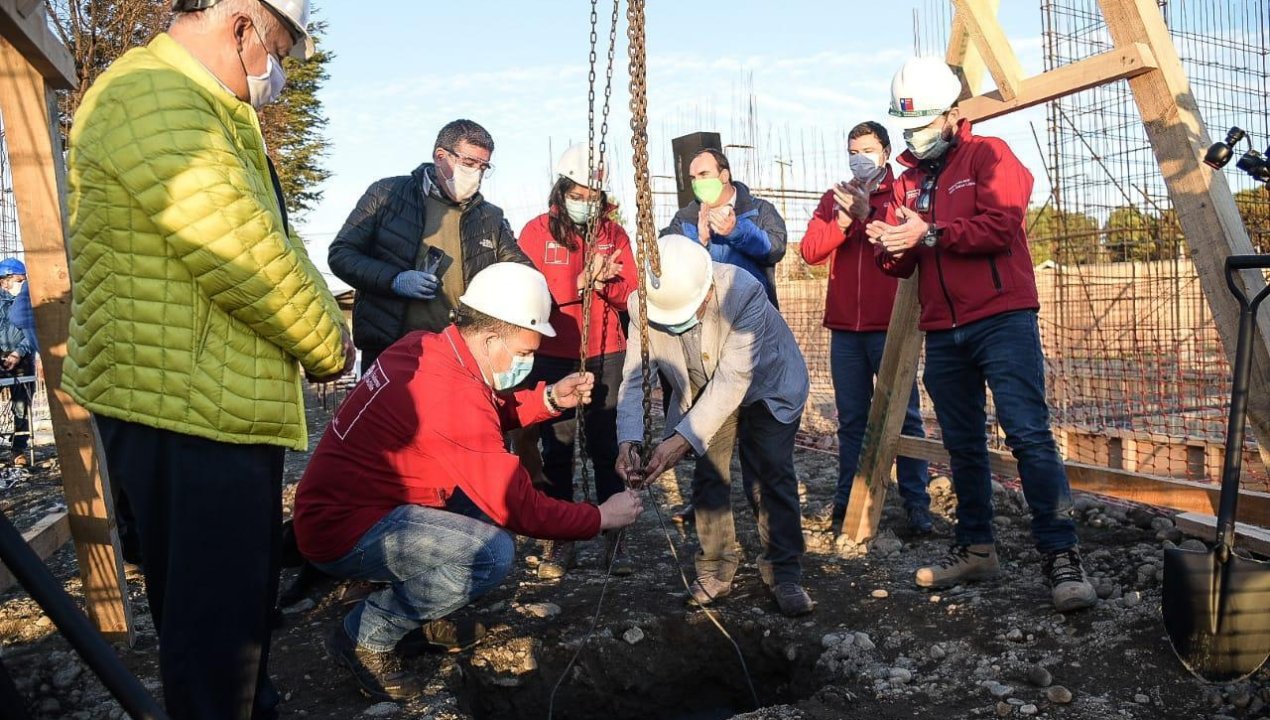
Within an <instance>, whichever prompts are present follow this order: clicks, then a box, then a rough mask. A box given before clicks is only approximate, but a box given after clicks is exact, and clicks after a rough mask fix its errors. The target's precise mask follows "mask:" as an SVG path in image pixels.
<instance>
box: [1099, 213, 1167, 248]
mask: <svg viewBox="0 0 1270 720" xmlns="http://www.w3.org/2000/svg"><path fill="white" fill-rule="evenodd" d="M1150 228H1151V220H1150V219H1149V218H1148V217H1147V216H1146V215H1144V214H1143V213H1142V211H1141V210H1139V209H1138V208H1136V207H1134V206H1132V205H1124V206H1121V207H1118V208H1116V209H1114V210H1112V211H1111V215H1109V216H1108V217H1107V224H1106V225H1104V226H1103V229H1104V230H1105V231H1106V233H1107V251H1108V252H1109V253H1110V254H1111V260H1112V262H1131V261H1135V260H1145V259H1148V257H1149V256H1151V255H1152V254H1154V253H1155V251H1156V249H1155V239H1154V238H1153V237H1152V234H1151V229H1150Z"/></svg>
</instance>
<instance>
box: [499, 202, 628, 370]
mask: <svg viewBox="0 0 1270 720" xmlns="http://www.w3.org/2000/svg"><path fill="white" fill-rule="evenodd" d="M609 210H611V208H606V213H607V212H608V211H609ZM551 212H556V210H554V209H553V210H552V211H551ZM550 220H551V213H544V214H542V215H539V216H538V217H536V218H534V219H533V220H530V221H529V224H528V225H525V229H524V230H521V231H520V249H521V250H522V251H523V252H524V253H525V254H526V255H528V256H529V260H530V261H531V262H533V264H534V267H536V268H538V270H539V271H540V272H542V274H543V275H546V276H547V287H549V288H550V289H551V299H552V305H553V307H552V308H551V326H552V327H553V328H555V329H556V336H555V337H553V338H549V337H544V338H543V339H542V344H541V345H539V346H538V353H540V354H542V355H547V356H549V357H555V358H572V359H577V357H578V350H579V349H580V348H581V347H582V294H581V293H579V292H578V277H579V276H581V275H582V269H583V265H584V264H585V259H586V250H585V248H583V246H582V238H581V237H580V236H578V237H576V238H575V240H576V243H577V249H576V250H570V249H569V248H567V247H565V246H563V245H560V244H559V243H557V242H556V241H555V240H554V239H552V237H551V227H550ZM595 252H596V253H598V254H601V255H614V256H615V257H614V260H616V261H617V262H620V263H621V264H622V272H621V274H620V275H618V276H617V277H615V278H613V279H612V280H610V281H609V282H607V283H605V284H604V288H603V289H602V290H600V291H599V292H597V293H596V294H595V297H594V298H592V300H591V322H590V328H589V329H588V331H587V357H596V356H599V355H608V354H611V353H620V352H623V351H625V350H626V336H625V335H623V334H622V326H621V321H620V320H619V319H618V313H620V312H623V311H625V310H626V299H627V298H628V297H630V294H631V293H632V292H634V291H635V288H636V287H637V286H638V285H639V280H638V278H637V276H636V267H635V257H634V255H633V254H632V253H631V241H630V238H628V237H627V236H626V231H625V230H623V229H622V226H621V225H618V224H617V223H616V222H613V221H612V220H610V219H609V218H607V217H605V218H603V219H602V220H601V221H600V226H599V228H598V231H597V237H596V239H595Z"/></svg>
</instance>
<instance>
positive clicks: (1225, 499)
mask: <svg viewBox="0 0 1270 720" xmlns="http://www.w3.org/2000/svg"><path fill="white" fill-rule="evenodd" d="M1265 269H1270V255H1231V256H1230V257H1228V258H1226V285H1228V286H1229V287H1230V292H1231V293H1232V294H1233V295H1234V296H1235V299H1236V300H1237V301H1239V331H1238V341H1237V342H1236V344H1235V362H1234V367H1233V368H1232V370H1233V373H1232V375H1233V378H1232V383H1231V389H1230V418H1229V422H1228V423H1227V425H1226V454H1225V458H1224V461H1223V462H1222V482H1221V502H1220V504H1219V506H1218V510H1217V547H1218V549H1219V551H1223V552H1226V553H1229V552H1230V550H1231V549H1232V548H1233V547H1234V542H1235V513H1236V510H1237V505H1238V503H1239V477H1240V473H1241V471H1242V469H1243V445H1244V425H1245V423H1246V422H1247V419H1248V385H1249V379H1250V378H1251V376H1252V339H1253V330H1254V329H1255V328H1256V322H1257V307H1258V306H1259V305H1261V302H1262V301H1263V300H1265V299H1266V297H1267V296H1270V285H1266V286H1264V287H1262V288H1261V289H1260V290H1259V291H1258V292H1257V294H1256V295H1255V296H1253V297H1252V298H1251V299H1249V297H1248V293H1247V291H1246V290H1245V289H1244V288H1243V286H1242V285H1241V284H1240V283H1238V282H1236V281H1235V276H1236V274H1237V273H1238V272H1239V271H1241V270H1265Z"/></svg>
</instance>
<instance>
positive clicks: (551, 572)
mask: <svg viewBox="0 0 1270 720" xmlns="http://www.w3.org/2000/svg"><path fill="white" fill-rule="evenodd" d="M577 563H578V557H577V550H576V549H575V548H574V547H573V541H572V540H551V541H549V542H548V543H547V548H546V551H545V552H543V554H542V560H540V561H539V562H538V579H539V580H556V579H559V578H562V577H564V576H565V573H567V572H569V571H570V570H572V569H573V566H574V565H576V564H577Z"/></svg>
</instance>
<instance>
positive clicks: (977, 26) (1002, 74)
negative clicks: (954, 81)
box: [953, 0, 1023, 101]
mask: <svg viewBox="0 0 1270 720" xmlns="http://www.w3.org/2000/svg"><path fill="white" fill-rule="evenodd" d="M953 5H955V6H956V7H957V15H956V17H957V18H959V19H960V23H961V25H962V27H963V28H964V29H965V32H966V34H967V35H968V36H969V40H970V43H971V44H972V45H973V46H974V47H975V48H976V49H977V50H978V51H979V52H978V55H979V57H980V58H982V63H983V64H986V65H987V66H988V72H990V73H991V74H992V79H993V81H995V82H996V84H997V90H998V91H999V92H1000V93H1001V97H1002V98H1003V99H1005V100H1006V101H1010V100H1013V99H1014V98H1015V96H1017V95H1018V93H1019V83H1020V82H1021V81H1022V80H1023V68H1022V66H1021V65H1019V59H1018V57H1016V56H1015V54H1014V48H1012V47H1010V41H1009V40H1007V39H1006V37H1005V33H1004V32H1003V31H1002V30H1001V24H1000V23H999V22H997V7H998V6H999V5H1000V2H999V0H994V1H993V2H991V3H989V2H988V1H987V0H953ZM963 69H964V67H963ZM976 69H980V68H976ZM980 72H982V70H981V69H980ZM969 79H970V78H967V80H969ZM967 87H968V88H969V89H970V91H971V93H972V94H974V93H975V92H977V88H978V83H977V82H976V83H970V82H967Z"/></svg>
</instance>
